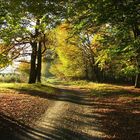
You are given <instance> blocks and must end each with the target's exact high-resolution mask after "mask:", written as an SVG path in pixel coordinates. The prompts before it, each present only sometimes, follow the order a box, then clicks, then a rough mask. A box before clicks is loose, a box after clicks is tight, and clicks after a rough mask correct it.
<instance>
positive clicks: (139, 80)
mask: <svg viewBox="0 0 140 140" xmlns="http://www.w3.org/2000/svg"><path fill="white" fill-rule="evenodd" d="M135 88H140V73H138V74H137V75H136V79H135Z"/></svg>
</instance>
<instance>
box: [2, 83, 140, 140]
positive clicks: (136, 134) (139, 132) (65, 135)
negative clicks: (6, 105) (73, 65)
mask: <svg viewBox="0 0 140 140" xmlns="http://www.w3.org/2000/svg"><path fill="white" fill-rule="evenodd" d="M42 87H43V88H44V89H45V88H46V92H47V89H48V88H51V92H52V94H48V93H46V92H38V91H35V90H26V89H21V90H18V89H17V90H18V92H19V94H30V95H32V96H39V97H41V98H46V99H49V100H51V101H55V102H57V101H62V102H65V103H70V104H74V105H76V106H81V108H82V107H83V108H86V109H87V112H86V113H85V112H79V111H78V110H76V108H75V109H70V110H67V113H69V114H72V116H75V118H74V117H72V118H70V117H69V118H67V117H65V116H63V117H62V119H60V118H58V120H57V122H58V123H60V125H53V126H52V125H51V126H49V124H45V125H46V127H47V128H46V129H44V128H35V127H29V126H25V125H24V124H21V123H20V122H17V121H15V120H12V118H9V117H7V116H4V115H2V114H1V115H0V139H1V140H12V139H13V140H20V139H21V140H22V139H25V140H28V139H29V140H34V139H39V140H41V139H46V140H99V138H98V137H96V136H91V135H88V134H87V133H85V132H81V133H80V132H76V131H75V130H71V128H70V127H71V125H73V124H75V125H76V126H85V127H90V128H91V131H96V127H99V128H100V129H101V131H102V132H103V133H104V134H106V135H107V137H106V138H105V139H116V140H117V139H118V140H139V139H140V125H139V123H140V113H139V112H140V104H139V102H136V103H134V102H132V103H130V104H127V103H126V104H118V103H116V102H114V100H113V99H114V98H112V93H110V92H108V93H100V94H101V95H100V96H102V97H103V100H96V98H94V96H93V95H92V96H91V93H86V92H81V91H79V90H76V89H75V90H74V89H73V90H70V89H61V88H54V87H48V86H45V85H42ZM92 92H93V93H94V92H96V94H97V91H94V90H93V91H92ZM114 94H116V95H118V94H119V95H127V94H128V91H122V92H120V91H119V92H118V94H117V93H114ZM106 95H107V96H106ZM109 95H111V97H110V96H109ZM133 96H136V97H137V96H139V95H138V94H135V93H134V94H133ZM95 97H96V96H95ZM116 98H117V97H116ZM106 99H107V100H106ZM108 99H109V100H108ZM137 112H138V113H137ZM77 117H79V118H80V119H77ZM61 124H65V125H66V126H67V128H66V127H62V126H61ZM47 125H48V126H47ZM95 126H96V127H95ZM43 129H44V130H43ZM40 130H41V131H40ZM97 131H98V130H97Z"/></svg>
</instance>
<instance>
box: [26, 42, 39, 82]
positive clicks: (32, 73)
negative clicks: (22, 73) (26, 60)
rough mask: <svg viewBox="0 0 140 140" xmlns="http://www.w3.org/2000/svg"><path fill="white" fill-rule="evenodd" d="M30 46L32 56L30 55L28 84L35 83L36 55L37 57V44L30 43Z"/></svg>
mask: <svg viewBox="0 0 140 140" xmlns="http://www.w3.org/2000/svg"><path fill="white" fill-rule="evenodd" d="M31 46H32V54H31V67H30V75H29V82H28V83H29V84H32V83H35V82H36V55H37V43H36V42H33V43H31Z"/></svg>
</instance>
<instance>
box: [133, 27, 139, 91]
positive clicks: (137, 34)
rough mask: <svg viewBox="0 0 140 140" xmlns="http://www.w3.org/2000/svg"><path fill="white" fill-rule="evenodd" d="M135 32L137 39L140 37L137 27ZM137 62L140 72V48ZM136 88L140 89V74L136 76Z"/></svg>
mask: <svg viewBox="0 0 140 140" xmlns="http://www.w3.org/2000/svg"><path fill="white" fill-rule="evenodd" d="M133 32H134V37H135V39H137V38H138V37H140V29H139V27H138V26H137V25H135V26H134V29H133ZM136 61H137V67H138V70H139V71H140V62H139V61H140V47H138V49H137V56H136ZM135 88H140V72H139V73H137V74H136V78H135Z"/></svg>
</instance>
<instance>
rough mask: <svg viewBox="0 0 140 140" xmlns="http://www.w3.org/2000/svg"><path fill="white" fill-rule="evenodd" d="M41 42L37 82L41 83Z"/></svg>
mask: <svg viewBox="0 0 140 140" xmlns="http://www.w3.org/2000/svg"><path fill="white" fill-rule="evenodd" d="M41 47H42V46H41V42H39V44H38V53H37V54H38V55H37V82H39V83H41V65H42V51H41Z"/></svg>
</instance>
